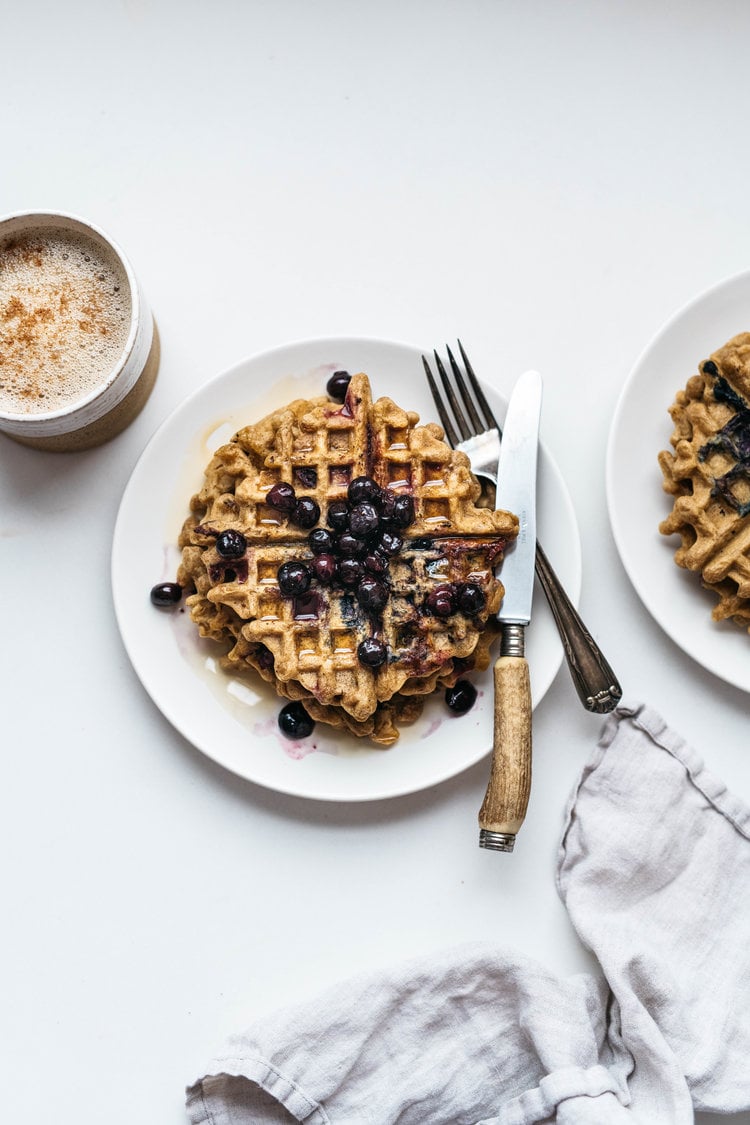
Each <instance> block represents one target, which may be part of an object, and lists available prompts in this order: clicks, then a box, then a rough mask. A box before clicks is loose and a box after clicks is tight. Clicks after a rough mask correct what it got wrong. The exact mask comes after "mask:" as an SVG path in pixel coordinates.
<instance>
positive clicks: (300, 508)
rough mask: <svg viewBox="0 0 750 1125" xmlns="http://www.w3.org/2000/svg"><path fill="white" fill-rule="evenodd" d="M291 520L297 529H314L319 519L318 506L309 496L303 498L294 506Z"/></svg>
mask: <svg viewBox="0 0 750 1125" xmlns="http://www.w3.org/2000/svg"><path fill="white" fill-rule="evenodd" d="M292 519H293V521H294V522H295V523H296V524H297V526H298V527H304V528H308V527H315V524H316V523H317V522H318V520H319V519H320V505H319V504H318V501H317V500H313V498H312V497H311V496H303V497H302V499H301V500H298V501H297V503H296V504H295V505H294V512H293V513H292Z"/></svg>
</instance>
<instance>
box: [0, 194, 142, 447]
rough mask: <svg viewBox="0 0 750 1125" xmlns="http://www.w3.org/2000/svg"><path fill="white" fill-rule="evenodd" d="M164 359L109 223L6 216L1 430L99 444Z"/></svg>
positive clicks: (0, 317) (40, 439)
mask: <svg viewBox="0 0 750 1125" xmlns="http://www.w3.org/2000/svg"><path fill="white" fill-rule="evenodd" d="M157 366H158V341H157V340H156V339H155V331H154V326H153V321H152V318H151V315H150V313H149V312H148V310H147V308H146V306H145V302H144V300H143V295H142V293H141V292H140V289H139V287H138V283H137V281H136V280H135V277H134V275H133V273H132V269H131V268H130V266H129V264H128V263H127V261H126V260H125V259H124V257H123V255H122V253H121V252H120V251H118V250H117V248H116V247H115V246H114V244H113V243H112V242H111V241H110V240H109V239H107V238H106V236H104V235H103V233H102V232H101V231H98V230H97V229H96V228H94V227H92V226H91V225H90V224H87V223H84V222H83V221H82V220H77V219H74V218H73V217H72V216H62V215H54V214H43V215H37V216H34V215H25V216H11V217H10V218H9V219H7V220H4V221H2V222H0V429H3V430H5V431H6V432H7V433H8V434H9V436H11V437H14V438H16V440H19V441H22V442H24V443H26V444H30V445H36V446H39V447H40V448H47V449H84V448H87V447H89V446H92V445H98V444H100V442H102V441H106V440H107V439H108V438H110V437H114V436H115V434H116V433H119V432H120V431H121V430H122V429H123V428H124V427H125V426H126V425H127V424H128V423H129V422H130V421H131V420H132V418H134V417H135V415H136V414H137V413H138V411H139V410H140V408H141V407H142V406H143V404H144V403H145V401H146V398H147V397H148V394H149V392H150V390H151V387H152V385H153V382H154V378H155V376H156V367H157Z"/></svg>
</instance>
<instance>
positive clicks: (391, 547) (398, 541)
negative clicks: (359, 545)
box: [377, 531, 404, 558]
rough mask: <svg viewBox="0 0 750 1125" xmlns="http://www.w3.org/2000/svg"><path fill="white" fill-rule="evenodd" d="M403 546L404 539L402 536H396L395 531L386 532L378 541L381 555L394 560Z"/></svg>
mask: <svg viewBox="0 0 750 1125" xmlns="http://www.w3.org/2000/svg"><path fill="white" fill-rule="evenodd" d="M403 545H404V541H403V539H402V538H401V536H400V535H396V533H395V531H384V532H383V534H382V535H381V536H380V538H379V539H378V544H377V549H378V551H380V552H381V554H383V555H388V557H389V558H392V557H393V556H394V555H397V554H398V553H399V551H400V550H401V548H402V547H403Z"/></svg>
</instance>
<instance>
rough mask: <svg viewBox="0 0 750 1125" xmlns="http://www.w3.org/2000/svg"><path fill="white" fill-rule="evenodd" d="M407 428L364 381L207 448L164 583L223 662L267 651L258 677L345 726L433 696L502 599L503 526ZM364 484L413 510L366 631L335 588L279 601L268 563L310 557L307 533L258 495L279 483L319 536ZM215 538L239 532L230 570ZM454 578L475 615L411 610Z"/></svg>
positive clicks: (423, 431) (274, 566)
mask: <svg viewBox="0 0 750 1125" xmlns="http://www.w3.org/2000/svg"><path fill="white" fill-rule="evenodd" d="M417 422H418V416H417V415H416V414H414V413H411V412H406V411H403V410H401V408H399V407H398V406H396V405H395V404H394V403H392V402H391V401H390V400H389V399H380V400H378V402H376V403H374V404H373V403H372V400H371V397H370V388H369V382H368V380H367V377H366V376H364V375H355V376H354V377H353V378H352V381H351V384H350V387H349V392H348V394H347V399H346V403H345V405H344V406H343V407H341V408H337V407H335V406H333V405H332V404H331V402H330V401H329V400H328V399H324V398H321V399H314V400H312V401H303V400H299V401H297V402H294V403H292V404H290V405H289V406H288V407H286V408H284V409H283V410H281V411H277V412H276V413H275V414H272V415H270V416H269V417H268V418H266V419H263V420H262V421H261V422H259V423H258V424H257V425H254V426H249V427H246V428H245V429H243V430H240V431H239V433H238V434H236V435H235V437H234V439H233V440H232V442H230V443H229V444H228V445H227V446H224V447H222V448H221V449H219V450H218V451H217V453H216V455H215V456H214V458H213V460H212V462H211V464H210V465H209V467H208V470H207V472H206V479H205V484H204V487H203V489H202V490H201V491H200V492H199V493H198V494H197V495H196V496H195V497H194V498H193V501H192V502H191V512H192V515H191V516H190V518H189V519H188V520H187V521H186V523H185V526H184V528H183V532H182V535H181V539H180V545H181V547H182V548H183V560H182V567H181V571H180V575H179V576H178V580H179V581H181V582H182V583H183V584H188V583H192V584H193V585H194V587H195V591H196V592H195V594H194V595H192V596H191V597H190V598H189V599H188V604H189V606H190V609H191V613H192V616H193V618H194V620H195V621H196V623H197V624H198V626H199V629H200V630H201V632H202V633H203V635H207V636H211V635H213V636H216V637H221V639H223V640H226V639H227V638H228V637H231V638H232V640H233V642H234V650H233V655H232V653H230V657H229V658H230V662H231V661H232V659H233V660H234V663H235V665H236V664H237V662H238V661H245V662H246V663H249V664H251V665H252V666H254V667H257V666H258V663H259V662H258V659H257V656H258V653H259V652H261V651H262V649H260V648H259V647H258V646H263V647H264V648H265V649H267V650H269V651H270V653H271V654H272V655H273V671H272V672H270V673H269V672H268V669H266V670H265V671H266V674H265V676H264V678H266V679H269V678H272V679H273V680H274V681H275V682H276V685H277V687H278V688H279V690H281V692H282V694H289V693H290V690H291V686H292V685H293V684H296V685H298V689H299V690H301V691H302V692H304V693H306V697H307V698H310V699H311V700H313V699H314V700H315V701H317V703H318V705H319V706H320V707H322V708H328V709H342V710H343V711H344V712H346V715H347V721H348V720H351V721H352V722H353V723H354V724H360V725H361V724H368V723H369V722H370V721H371V719H372V716H373V714H374V713H375V712H376V711H377V710H378V708H381V710H382V708H383V705H384V704H388V703H389V701H391V700H392V699H394V697H396V696H398V695H399V693H401V694H405V695H413V694H414V693H415V692H421V691H423V690H430V689H431V688H434V686H435V685H436V684H437V682H438V680H439V679H440V676H441V674H444V675H445V676H446V678H449V677H450V676H451V674H452V672H453V663H452V661H453V659H454V658H457V659H467V658H469V657H471V654H472V652H473V651H474V649H475V648H476V646H477V642H478V638H479V636H480V635H481V632H482V629H483V628H484V626H485V625H486V621H487V615H488V614H489V613H491V612H493V611H494V610H496V609H497V608H498V607H499V603H500V600H501V598H502V586H501V584H500V583H499V581H498V580H497V579H496V577H495V575H494V566H495V565H497V562H498V561H499V559H500V557H501V553H502V549H503V547H504V545H505V542H506V541H507V540H508V539H511V538H513V536H514V535H515V534H516V530H517V521H516V519H515V517H514V516H511V515H510V514H509V513H506V512H493V511H490V510H488V509H480V508H477V507H475V504H474V501H475V500H476V499H477V497H478V493H479V488H478V485H477V483H476V481H475V480H474V478H473V477H472V475H471V472H470V469H469V465H468V461H467V459H466V457H465V456H464V455H463V454H460V453H456V452H455V451H453V450H451V449H450V447H448V446H447V445H446V444H445V443H444V442H443V441H442V431H441V430H440V428H439V427H438V426H435V425H432V424H429V425H427V426H418V425H417ZM365 475H366V476H371V477H373V478H374V479H375V480H376V481H377V482H378V483H379V484H380V485H381V486H382V487H387V488H390V489H391V490H392V491H394V492H396V493H398V492H408V493H410V494H411V495H412V497H413V500H414V508H415V519H414V522H413V523H412V524H411V526H410V527H409V528H408V529H407V530H406V531H404V532H403V533H402V535H403V539H404V547H403V549H402V551H401V553H400V554H399V555H397V556H396V557H395V558H393V559H391V561H390V566H389V580H390V587H391V595H390V597H389V601H388V603H387V606H386V608H385V609H384V611H383V614H382V616H381V618H380V619H379V620H378V621H376V622H373V621H372V620H371V619H370V618H369V616H368V615H367V614H366V613H364V612H363V611H362V609H361V608H360V607H359V605H358V603H357V599H356V597H355V596H354V594H353V593H352V594H349V593H346V592H343V593H342V591H341V590H340V589H339V588H334V589H333V590H332V589H331V588H327V587H324V586H321V585H319V584H317V583H314V584H313V586H312V587H311V589H310V591H309V592H308V594H305V595H302V596H300V597H298V598H287V597H283V596H281V594H280V592H279V588H278V583H277V578H276V575H277V572H278V569H279V566H280V565H281V564H282V563H283V562H286V561H290V560H292V559H294V560H301V561H309V560H310V559H311V558H312V555H311V553H310V551H309V548H308V547H307V543H306V540H307V536H308V534H309V532H308V531H307V530H303V529H301V528H298V527H295V526H294V524H293V523H292V522H290V521H289V520H288V518H287V517H286V515H284V514H283V513H279V512H278V511H276V510H275V509H273V508H271V507H270V506H269V505H268V504H267V502H266V496H267V493H268V491H269V489H270V488H272V487H273V485H274V484H276V483H277V482H278V481H280V480H284V481H287V482H289V483H291V484H292V485H293V486H294V488H295V491H296V494H297V496H298V497H301V496H305V495H307V496H312V497H314V498H315V499H316V500H317V502H318V504H319V505H320V508H321V517H320V521H319V525H323V526H324V525H325V523H326V515H327V510H328V505H329V504H330V503H331V502H332V501H334V500H341V499H344V498H345V497H346V494H347V488H348V485H349V483H350V481H351V480H352V479H353V478H354V477H357V476H365ZM228 528H234V529H238V530H242V531H243V534H244V535H245V536H246V539H247V541H248V549H247V552H246V554H245V557H244V558H243V559H241V560H224V559H222V558H221V557H220V556H219V554H218V552H217V550H216V546H215V539H216V536H217V535H218V534H219V533H220V532H221V531H223V530H226V529H228ZM420 540H421V541H422V542H421V543H420ZM428 540H429V546H428ZM467 580H471V581H472V582H476V583H477V584H479V585H481V586H482V589H483V590H484V592H485V596H486V600H487V609H486V611H485V613H484V614H483V615H480V617H479V618H476V619H473V618H467V617H465V616H463V615H462V614H460V613H455V614H452V615H451V616H450V617H449V618H438V617H433V616H431V615H429V614H427V613H426V612H425V610H424V600H425V598H426V596H427V594H428V593H429V591H430V590H431V589H433V588H434V587H435V586H436V585H439V584H441V583H445V582H457V583H460V582H464V581H467ZM373 632H375V633H376V635H377V636H379V637H381V638H382V639H384V640H386V642H387V643H388V645H389V650H390V653H391V659H390V660H389V662H388V663H387V664H386V665H384V666H382V667H381V668H379V669H377V670H373V669H370V668H367V667H365V666H364V665H362V664H361V663H360V662H359V660H358V658H357V646H358V644H359V642H360V641H361V640H363V639H364V638H365V637H366V636H369V635H371V634H372V633H373ZM281 685H287V690H284V689H282V688H281ZM294 690H297V689H294ZM403 710H404V708H402V711H403Z"/></svg>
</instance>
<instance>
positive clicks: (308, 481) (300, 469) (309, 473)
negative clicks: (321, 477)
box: [294, 465, 318, 488]
mask: <svg viewBox="0 0 750 1125" xmlns="http://www.w3.org/2000/svg"><path fill="white" fill-rule="evenodd" d="M294 475H295V477H296V478H297V480H298V481H299V482H300V484H301V485H302V487H303V488H315V486H316V484H317V483H318V470H317V469H315V468H314V467H313V466H312V465H298V466H297V468H296V469H295V470H294Z"/></svg>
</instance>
